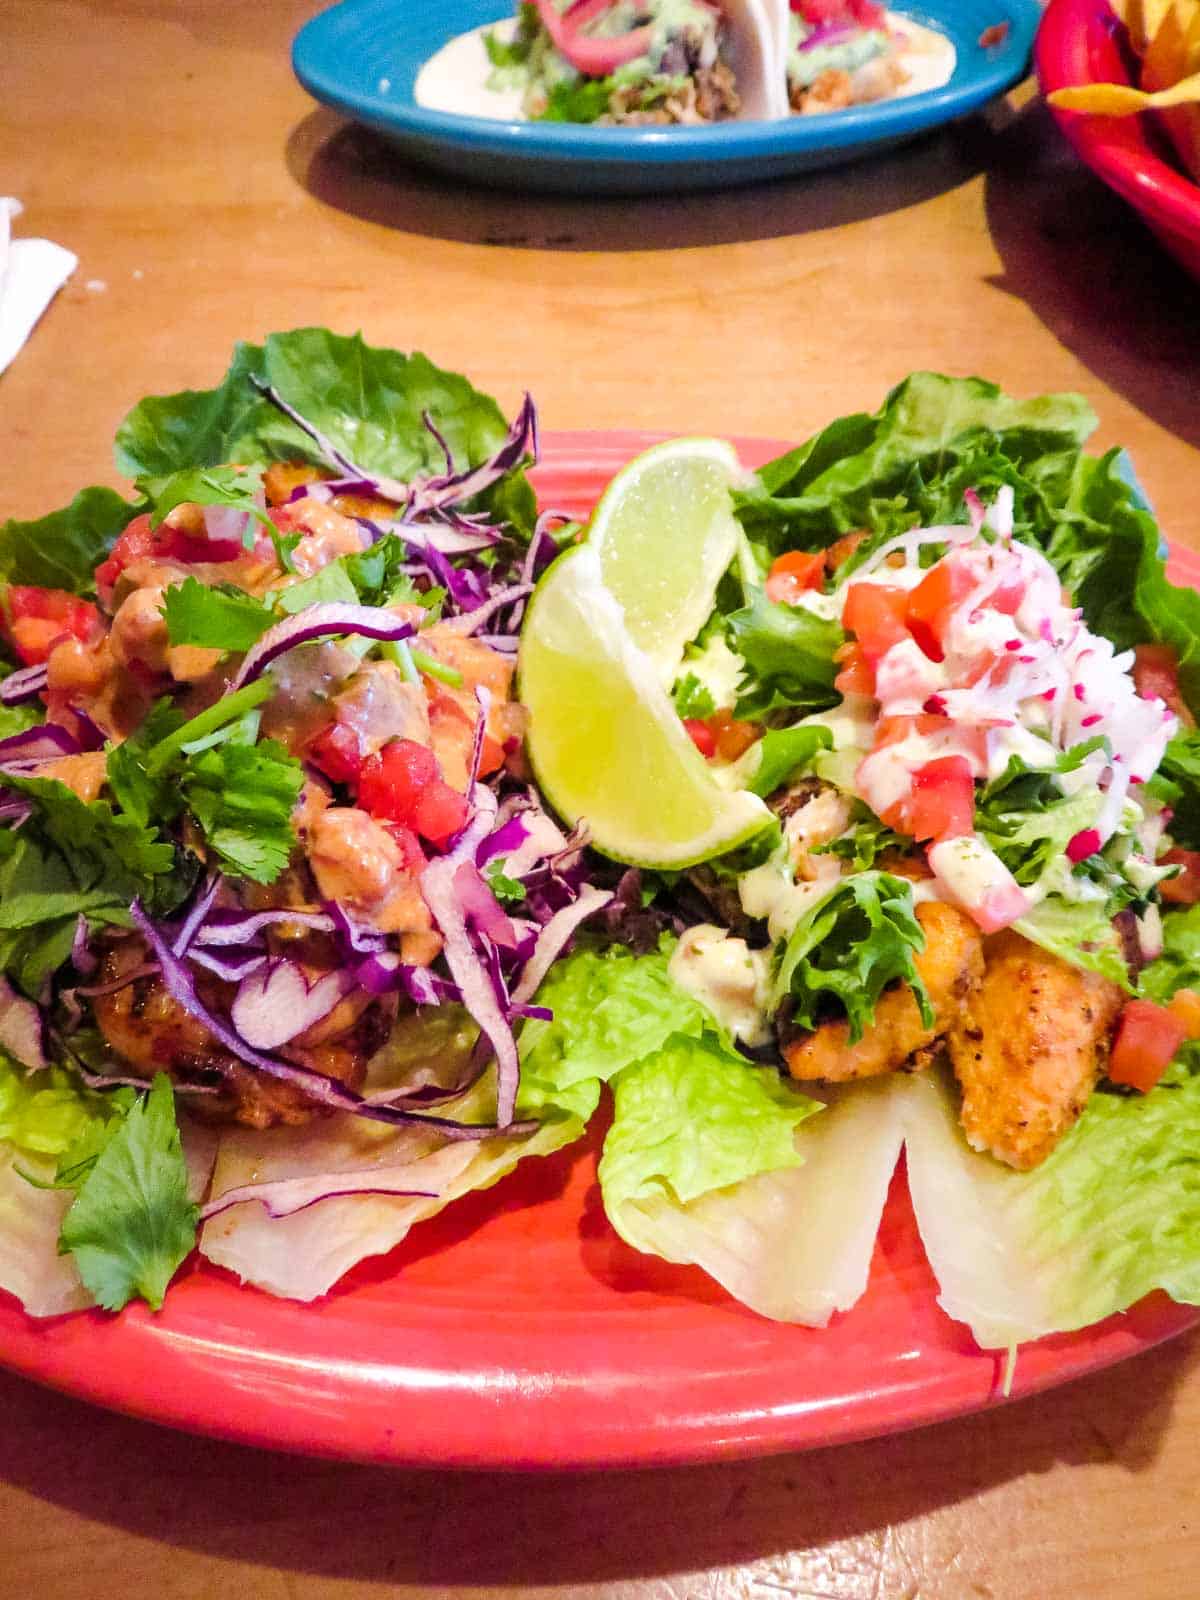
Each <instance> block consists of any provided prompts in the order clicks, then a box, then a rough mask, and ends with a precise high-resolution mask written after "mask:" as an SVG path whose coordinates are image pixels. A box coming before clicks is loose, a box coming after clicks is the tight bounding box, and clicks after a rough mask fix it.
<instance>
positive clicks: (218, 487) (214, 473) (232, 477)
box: [138, 467, 276, 550]
mask: <svg viewBox="0 0 1200 1600" xmlns="http://www.w3.org/2000/svg"><path fill="white" fill-rule="evenodd" d="M138 488H139V489H140V490H141V491H142V493H143V494H144V495H145V496H146V498H147V500H148V501H149V502H150V526H151V527H152V528H156V527H157V526H158V524H159V523H160V522H161V521H162V519H163V518H164V517H165V516H168V515H169V514H170V513H171V512H172V511H174V510H175V508H176V506H182V505H197V506H228V507H229V509H230V510H231V511H244V512H246V514H247V515H248V516H250V517H253V518H254V519H255V521H257V522H260V523H261V524H262V525H263V527H265V528H266V529H267V530H268V532H271V533H274V532H275V531H276V529H275V524H274V523H273V522H272V521H271V519H270V517H269V516H268V515H267V513H266V512H265V511H264V510H263V508H262V507H261V506H260V505H259V503H258V500H257V498H256V497H257V495H258V493H259V491H260V490H261V488H262V472H261V471H260V470H259V469H258V468H255V467H184V468H183V469H182V470H180V471H179V472H169V473H167V474H166V475H165V476H163V477H157V478H139V479H138ZM242 539H243V542H244V543H245V544H246V547H247V549H250V550H252V549H253V548H254V534H253V530H251V529H250V528H249V525H248V524H247V532H246V533H244V534H243V535H242Z"/></svg>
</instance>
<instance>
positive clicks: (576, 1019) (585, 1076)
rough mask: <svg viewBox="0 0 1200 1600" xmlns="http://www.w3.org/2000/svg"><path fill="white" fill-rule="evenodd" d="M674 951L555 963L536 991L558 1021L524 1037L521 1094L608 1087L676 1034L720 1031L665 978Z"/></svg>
mask: <svg viewBox="0 0 1200 1600" xmlns="http://www.w3.org/2000/svg"><path fill="white" fill-rule="evenodd" d="M669 961H670V947H669V945H667V946H665V947H664V948H662V949H660V950H656V951H653V952H652V953H651V954H649V955H643V956H635V955H634V954H633V953H632V952H631V951H629V950H626V949H623V948H622V947H621V946H619V945H613V946H611V947H610V948H609V949H607V950H603V951H600V950H593V949H589V948H588V947H587V946H586V945H584V946H582V947H580V948H579V949H577V950H575V951H573V952H572V953H571V955H569V956H567V957H566V958H565V959H564V960H562V961H559V962H556V963H555V965H554V966H553V967H552V968H551V969H550V972H549V974H548V975H547V977H546V980H545V982H544V983H543V984H542V986H541V988H540V989H539V990H538V994H537V1003H538V1005H543V1006H549V1007H550V1009H551V1010H552V1011H553V1012H554V1020H553V1021H552V1022H541V1021H531V1022H527V1023H525V1025H524V1027H523V1028H522V1030H521V1039H520V1049H521V1082H522V1086H523V1091H522V1092H523V1093H527V1094H528V1093H531V1092H533V1090H532V1086H533V1085H534V1084H535V1083H536V1084H541V1085H544V1086H545V1087H546V1088H547V1089H549V1090H550V1091H551V1092H552V1093H554V1094H558V1093H561V1092H562V1091H564V1090H566V1089H568V1088H570V1087H572V1086H573V1085H575V1084H578V1083H582V1082H586V1081H589V1080H593V1081H596V1082H605V1081H607V1080H608V1079H609V1078H611V1077H612V1076H613V1074H614V1073H617V1072H620V1071H621V1070H622V1069H623V1068H625V1067H627V1066H630V1065H632V1063H634V1062H635V1061H641V1060H642V1059H643V1057H645V1056H648V1055H651V1054H653V1053H654V1052H655V1051H656V1050H659V1049H661V1048H662V1045H663V1044H664V1042H665V1041H666V1040H667V1038H668V1037H670V1035H672V1034H681V1035H686V1036H688V1037H691V1038H697V1039H698V1038H699V1037H700V1035H701V1034H702V1033H704V1032H705V1030H706V1029H714V1030H715V1029H716V1026H717V1024H716V1023H715V1021H714V1020H713V1018H712V1017H711V1016H710V1015H709V1013H708V1012H707V1011H706V1010H705V1009H704V1007H703V1006H701V1005H700V1004H699V1003H698V1002H697V1001H696V1000H694V999H693V998H692V996H691V995H689V994H687V993H685V992H684V990H682V989H681V988H679V987H678V985H676V984H675V983H674V982H673V981H672V980H671V978H670V977H668V975H667V966H668V963H669Z"/></svg>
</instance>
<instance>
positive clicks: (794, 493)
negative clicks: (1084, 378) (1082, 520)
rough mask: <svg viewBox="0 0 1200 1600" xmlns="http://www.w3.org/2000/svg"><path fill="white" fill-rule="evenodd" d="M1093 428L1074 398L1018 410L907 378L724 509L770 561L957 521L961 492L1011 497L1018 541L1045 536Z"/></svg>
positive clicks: (1017, 404) (996, 398)
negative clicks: (843, 540) (733, 510)
mask: <svg viewBox="0 0 1200 1600" xmlns="http://www.w3.org/2000/svg"><path fill="white" fill-rule="evenodd" d="M1095 425H1096V418H1095V416H1094V414H1093V412H1092V411H1091V409H1090V408H1089V406H1088V405H1087V403H1086V402H1085V401H1084V400H1083V399H1081V398H1080V397H1079V396H1078V395H1044V396H1041V397H1039V398H1038V399H1035V400H1028V401H1017V400H1012V399H1010V398H1009V397H1008V396H1007V395H1005V394H1002V393H1001V391H1000V390H999V389H998V388H996V386H995V385H994V384H991V383H985V382H983V381H982V380H981V379H979V378H947V377H943V376H942V375H940V374H938V373H933V372H917V373H914V374H913V375H912V376H911V377H910V378H906V379H905V381H904V382H903V383H902V384H900V385H899V386H898V387H897V388H895V389H893V390H892V392H891V393H890V394H889V395H888V397H887V399H886V400H885V401H884V403H883V405H882V407H881V408H880V409H879V411H877V412H876V413H875V415H874V416H866V415H861V414H860V415H857V416H851V417H841V418H839V419H838V420H837V421H836V422H834V423H832V424H831V425H830V426H829V427H828V428H825V429H824V430H823V431H822V432H821V433H819V434H817V435H816V436H815V437H814V438H812V439H810V440H809V441H808V442H807V443H806V444H803V445H801V446H800V447H799V448H798V449H796V450H792V451H789V452H788V454H786V455H784V456H781V457H779V458H778V459H777V460H775V461H772V462H770V463H768V465H767V466H765V467H763V468H762V469H761V471H760V472H759V475H758V478H759V482H758V484H757V485H756V486H755V487H754V488H752V489H750V490H748V491H746V492H744V493H741V494H738V495H735V505H736V507H737V511H738V515H739V516H740V517H741V519H742V522H743V525H744V526H745V528H746V530H747V532H748V534H749V536H750V538H751V540H752V541H753V542H755V543H759V544H762V545H764V546H765V547H766V548H767V549H768V550H769V551H771V552H772V553H778V552H779V551H780V550H785V549H795V548H801V549H820V548H822V547H823V546H825V545H827V544H828V543H830V541H831V540H833V539H836V538H837V537H838V536H839V535H841V534H843V533H847V532H849V531H851V530H852V529H859V528H865V529H867V530H868V531H870V532H873V533H877V534H881V535H882V534H891V533H895V532H899V531H901V530H902V529H903V528H906V527H913V526H917V525H918V524H919V525H921V526H924V527H936V526H939V525H941V524H942V523H946V522H961V521H963V520H965V514H964V510H963V503H962V496H963V491H964V490H965V489H967V488H975V489H976V490H978V492H979V493H980V495H981V496H982V497H983V498H984V500H985V501H986V500H988V499H991V498H992V497H993V496H994V494H995V491H996V490H997V489H999V488H1000V487H1001V485H1002V484H1005V483H1007V484H1010V485H1011V486H1012V487H1013V488H1014V490H1015V491H1016V498H1017V520H1018V531H1020V529H1021V527H1022V526H1029V527H1034V528H1036V529H1044V530H1045V531H1046V532H1049V530H1050V528H1051V527H1052V525H1053V519H1052V517H1051V516H1050V514H1049V506H1050V505H1052V504H1060V503H1062V502H1063V501H1064V500H1065V499H1066V496H1067V494H1068V493H1069V491H1070V487H1071V484H1072V481H1073V474H1074V471H1075V465H1076V462H1077V459H1078V455H1079V451H1080V449H1081V448H1082V446H1083V443H1084V441H1085V440H1086V439H1087V437H1088V435H1089V434H1090V433H1091V432H1092V430H1093V429H1094V427H1095Z"/></svg>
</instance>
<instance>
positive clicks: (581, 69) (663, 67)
mask: <svg viewBox="0 0 1200 1600" xmlns="http://www.w3.org/2000/svg"><path fill="white" fill-rule="evenodd" d="M486 44H487V49H488V54H489V56H490V58H491V61H492V63H493V70H492V77H491V79H490V80H489V87H491V88H493V89H506V88H510V87H512V85H513V84H514V83H519V84H520V86H521V91H522V107H523V110H524V113H525V115H526V116H527V117H529V118H531V119H533V120H545V121H553V122H584V123H598V124H608V125H614V126H635V127H636V126H643V125H650V124H670V123H692V124H700V123H712V122H724V121H728V120H730V119H731V118H734V117H738V116H742V115H745V116H761V115H763V114H765V113H764V110H763V105H762V101H763V96H764V92H765V80H766V76H767V74H766V71H765V66H766V51H767V49H768V45H767V35H766V29H765V26H764V23H763V19H762V17H761V16H760V14H759V10H758V0H729V3H726V4H722V3H718V0H532V3H528V4H523V5H522V6H521V7H520V12H519V16H518V21H517V27H516V31H515V33H514V34H513V35H512V37H511V38H510V39H508V40H505V41H501V39H500V38H499V37H498V36H497V35H496V34H495V33H493V34H490V35H488V36H487V40H486Z"/></svg>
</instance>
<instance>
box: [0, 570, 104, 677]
mask: <svg viewBox="0 0 1200 1600" xmlns="http://www.w3.org/2000/svg"><path fill="white" fill-rule="evenodd" d="M4 609H5V612H6V628H5V631H6V633H7V634H8V637H9V639H10V640H11V642H12V646H13V648H14V650H15V651H16V652H17V654H18V655H19V656H20V658H21V660H22V661H23V662H24V663H25V665H26V666H30V667H32V666H36V665H37V664H38V663H40V662H42V661H46V660H47V659H48V658H49V655H50V652H51V650H52V649H53V648H54V646H55V645H56V644H57V643H58V641H59V640H60V639H64V638H75V639H79V640H81V641H82V642H83V643H84V644H87V643H88V642H90V641H91V640H94V639H98V638H99V637H100V635H101V633H102V632H103V627H102V624H101V621H100V613H99V611H97V609H96V607H95V606H94V605H92V603H91V601H90V600H81V599H80V598H79V596H78V595H75V594H70V593H68V591H67V590H65V589H40V588H36V587H34V586H33V585H31V584H22V583H13V584H10V585H9V587H8V589H7V591H6V593H5V598H4Z"/></svg>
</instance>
